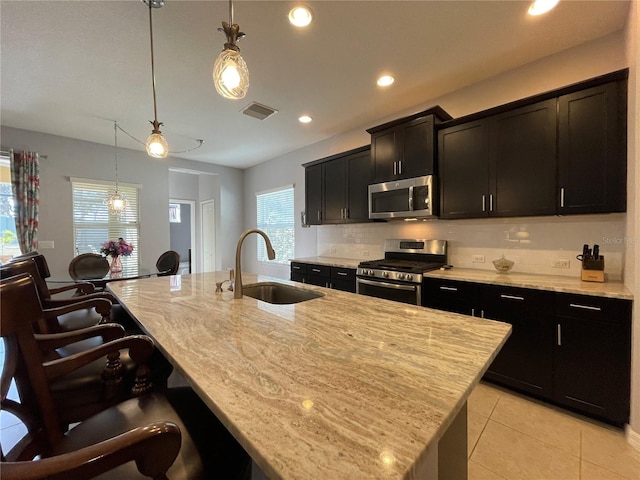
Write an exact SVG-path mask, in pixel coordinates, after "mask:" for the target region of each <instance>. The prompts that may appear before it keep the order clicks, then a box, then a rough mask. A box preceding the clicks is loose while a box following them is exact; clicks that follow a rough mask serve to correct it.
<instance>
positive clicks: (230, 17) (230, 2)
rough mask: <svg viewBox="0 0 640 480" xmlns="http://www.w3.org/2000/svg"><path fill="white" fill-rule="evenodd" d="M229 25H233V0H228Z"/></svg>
mask: <svg viewBox="0 0 640 480" xmlns="http://www.w3.org/2000/svg"><path fill="white" fill-rule="evenodd" d="M229 25H233V0H229Z"/></svg>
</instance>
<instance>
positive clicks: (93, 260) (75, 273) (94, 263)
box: [69, 253, 109, 280]
mask: <svg viewBox="0 0 640 480" xmlns="http://www.w3.org/2000/svg"><path fill="white" fill-rule="evenodd" d="M108 272H109V262H108V261H107V259H106V258H105V257H103V256H102V255H100V254H97V253H81V254H80V255H78V256H76V257H73V258H72V259H71V261H70V262H69V276H70V277H71V278H72V279H74V280H92V279H100V278H102V277H104V276H105V275H106V274H107V273H108Z"/></svg>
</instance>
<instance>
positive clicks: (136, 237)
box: [71, 181, 140, 264]
mask: <svg viewBox="0 0 640 480" xmlns="http://www.w3.org/2000/svg"><path fill="white" fill-rule="evenodd" d="M71 185H72V190H73V238H74V248H75V254H76V255H79V254H81V253H100V248H101V247H102V244H103V243H104V242H106V241H107V240H117V239H118V238H120V237H122V238H123V239H124V240H126V241H127V242H128V243H130V244H132V245H133V247H134V249H133V252H132V254H131V255H130V256H129V257H127V262H131V263H136V264H137V263H138V246H139V245H140V223H139V220H138V188H136V187H133V186H126V185H118V191H119V192H120V193H121V194H123V195H124V196H125V197H126V199H127V201H128V202H129V205H128V206H127V208H126V209H125V210H124V211H123V212H122V213H121V214H120V216H119V217H118V216H117V215H111V214H109V210H108V208H107V206H106V205H105V204H104V200H105V199H106V198H107V197H108V195H109V194H110V193H111V192H112V191H113V189H114V186H113V185H108V184H101V183H89V182H81V181H72V184H71Z"/></svg>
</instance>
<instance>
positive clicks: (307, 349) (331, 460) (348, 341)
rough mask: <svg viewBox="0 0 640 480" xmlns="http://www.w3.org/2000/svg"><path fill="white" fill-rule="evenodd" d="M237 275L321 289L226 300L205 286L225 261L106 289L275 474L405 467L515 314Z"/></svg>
mask: <svg viewBox="0 0 640 480" xmlns="http://www.w3.org/2000/svg"><path fill="white" fill-rule="evenodd" d="M242 277H243V280H244V282H243V283H244V284H245V285H247V284H249V283H253V282H256V281H277V282H279V283H284V284H289V285H295V286H296V287H299V288H303V289H309V290H316V291H320V292H322V293H324V296H323V297H320V298H316V299H313V300H309V301H307V302H302V303H298V304H293V305H272V304H269V303H265V302H261V301H257V300H254V299H253V298H249V297H246V296H245V297H244V298H243V299H241V300H234V299H233V292H229V291H227V290H224V292H222V293H214V291H215V282H216V281H218V282H220V281H223V280H225V279H227V278H228V272H215V273H213V272H212V273H202V274H193V275H183V276H166V277H156V278H147V279H140V280H130V281H122V282H114V283H110V284H109V289H110V290H111V291H112V292H113V293H114V294H115V295H116V296H117V297H118V299H119V300H120V301H121V302H122V303H123V304H124V305H125V308H126V309H127V310H128V311H129V312H130V313H132V314H133V315H134V316H135V317H136V318H137V319H138V321H139V322H140V323H141V325H142V326H143V329H144V330H145V331H146V332H147V333H148V334H149V335H150V336H151V337H152V338H153V339H154V340H155V341H156V343H157V345H158V348H159V349H160V350H161V351H163V353H164V354H165V355H166V356H167V358H168V359H169V360H170V361H171V362H172V363H173V364H174V366H175V368H176V369H177V370H178V371H179V372H180V373H182V374H183V375H184V377H185V378H186V379H187V381H188V382H189V383H190V385H191V386H192V387H193V388H194V389H195V390H196V392H197V393H198V394H199V395H200V396H201V398H202V399H203V400H204V401H205V402H206V403H207V405H208V406H209V408H211V410H212V411H213V412H214V413H215V414H216V415H217V416H218V418H219V419H220V420H221V421H222V422H223V423H224V424H225V426H226V427H227V428H228V429H229V431H230V432H231V433H232V434H233V435H234V436H235V437H236V438H237V439H238V441H239V442H240V443H241V444H242V445H243V447H244V448H245V449H246V450H247V452H248V453H249V454H250V455H251V457H252V458H253V459H254V461H255V462H256V463H257V464H258V466H259V467H260V468H261V469H262V470H263V472H264V473H265V474H266V475H267V476H268V477H269V478H271V479H301V478H318V479H320V478H325V479H332V480H339V479H353V478H379V479H381V478H385V479H386V478H389V479H412V478H414V477H415V475H416V473H415V472H417V471H420V469H421V468H423V467H424V464H425V462H427V460H426V459H427V458H428V457H429V455H430V453H429V452H432V451H433V449H432V448H431V447H433V446H434V445H437V442H438V441H439V439H440V438H441V437H442V435H443V434H444V433H445V432H446V430H447V428H448V427H449V425H450V424H451V423H452V422H453V420H454V418H455V417H456V415H457V414H458V412H459V411H460V410H461V409H462V408H463V406H464V405H465V402H466V400H467V398H468V396H469V395H470V393H471V391H472V390H473V388H474V387H475V385H476V384H477V383H478V381H479V380H480V378H481V377H482V375H483V374H484V372H485V370H486V369H487V367H488V365H489V364H490V363H491V361H492V360H493V358H494V357H495V355H496V353H497V351H498V350H499V348H500V347H501V346H502V345H503V344H504V342H505V341H506V338H507V337H508V335H509V332H510V328H511V327H510V326H509V325H507V324H504V323H501V322H495V321H490V320H484V319H479V318H474V317H470V316H465V315H457V314H453V313H448V312H440V311H436V310H432V309H426V308H422V307H417V306H412V305H405V304H401V303H396V302H391V301H387V300H382V299H376V298H372V297H365V296H360V295H354V294H350V293H345V292H340V291H337V290H331V289H326V288H321V287H314V286H309V285H306V284H299V283H294V282H289V281H285V280H274V279H271V278H268V277H259V276H256V275H251V274H247V273H243V275H242ZM225 286H226V284H225Z"/></svg>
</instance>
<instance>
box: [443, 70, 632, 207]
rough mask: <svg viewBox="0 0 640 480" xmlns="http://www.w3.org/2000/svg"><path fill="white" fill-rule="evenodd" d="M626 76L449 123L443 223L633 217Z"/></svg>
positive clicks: (622, 73) (619, 74)
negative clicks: (446, 220) (625, 214)
mask: <svg viewBox="0 0 640 480" xmlns="http://www.w3.org/2000/svg"><path fill="white" fill-rule="evenodd" d="M627 76H628V71H627V70H621V71H619V72H613V73H611V74H607V75H603V76H602V77H597V78H595V79H591V80H587V81H585V82H581V83H579V84H575V85H570V86H568V87H564V88H561V89H558V90H555V91H552V92H547V93H545V94H541V95H537V96H535V97H530V98H527V99H523V100H519V101H517V102H513V103H510V104H508V105H503V106H500V107H496V108H492V109H490V110H486V111H484V112H479V113H476V114H473V115H468V116H466V117H463V118H458V119H456V120H453V121H449V122H446V123H444V124H442V125H441V126H440V127H439V132H438V165H439V167H438V168H439V177H440V205H441V208H440V216H441V217H442V218H451V219H453V218H474V217H515V216H533V215H564V214H572V213H608V212H623V211H625V210H626V178H627V177H626V78H627Z"/></svg>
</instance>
